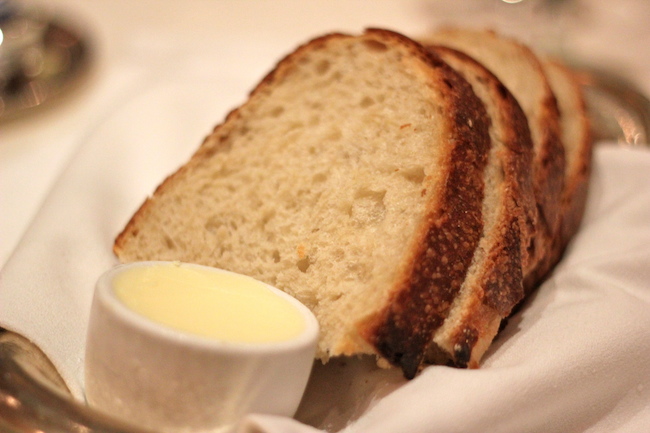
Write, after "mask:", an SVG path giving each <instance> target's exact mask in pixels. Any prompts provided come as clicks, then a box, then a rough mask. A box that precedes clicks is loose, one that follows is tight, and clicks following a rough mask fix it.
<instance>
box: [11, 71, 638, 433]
mask: <svg viewBox="0 0 650 433" xmlns="http://www.w3.org/2000/svg"><path fill="white" fill-rule="evenodd" d="M192 84H193V86H191V87H190V86H188V85H174V84H165V83H162V84H161V83H159V85H152V87H151V88H149V89H148V90H145V91H143V92H142V93H141V94H140V95H137V96H135V97H134V98H133V99H132V100H131V102H130V103H128V104H126V106H125V107H122V108H121V109H120V110H119V111H117V112H116V113H114V114H113V115H112V116H110V117H109V118H107V119H106V121H105V122H104V123H103V124H102V125H101V126H100V127H99V128H97V129H96V130H95V131H93V133H92V134H91V135H90V136H89V137H88V138H87V140H86V141H85V143H84V145H83V146H82V147H81V149H80V151H79V153H78V154H77V155H76V157H75V158H74V160H73V161H72V162H71V163H70V165H69V167H68V168H67V170H66V171H65V172H64V173H63V175H62V177H61V178H60V179H59V181H58V182H57V184H56V185H55V188H54V189H53V191H52V192H51V194H50V195H49V196H48V198H47V200H46V201H45V203H44V204H43V206H42V208H41V210H40V211H39V213H38V215H37V217H36V218H35V220H34V221H33V222H32V224H31V225H30V228H29V229H28V231H27V233H26V235H25V236H24V238H23V239H22V241H21V242H20V244H19V246H18V248H17V249H16V250H15V252H14V253H13V255H12V256H11V258H10V260H9V261H8V262H7V264H6V265H5V267H4V268H3V269H2V273H1V274H0V326H3V327H5V328H7V329H10V330H13V331H16V332H18V333H20V334H22V335H24V336H26V337H28V338H29V339H31V340H32V341H33V342H34V343H36V344H37V345H38V346H39V347H40V348H41V349H42V350H43V351H44V352H45V353H46V354H47V355H48V356H49V357H50V358H51V360H52V361H53V363H54V364H55V366H56V367H57V368H58V369H59V371H60V373H61V374H62V376H63V378H64V379H65V381H66V382H67V384H68V386H69V387H70V389H71V390H72V392H73V394H74V395H75V397H76V398H78V399H83V357H84V345H85V334H86V324H87V320H88V314H89V310H90V302H91V298H92V293H93V289H94V284H95V281H96V279H97V277H98V276H99V275H100V274H101V273H102V272H104V271H106V270H107V269H109V268H110V267H112V266H113V265H114V264H116V260H115V258H114V256H113V254H112V251H111V247H112V242H113V239H114V237H115V235H116V234H117V233H118V232H119V231H120V230H121V228H122V227H123V225H124V224H125V223H126V222H127V220H128V219H129V218H130V216H131V214H132V213H133V212H134V211H135V209H136V208H137V207H138V206H139V204H140V203H141V202H142V201H143V200H144V198H145V196H146V195H147V194H149V193H150V192H151V191H153V189H154V188H155V186H156V185H157V184H158V183H159V182H160V181H161V180H162V179H163V178H164V176H166V175H167V174H169V173H170V172H172V171H173V170H175V168H176V167H177V166H178V165H179V164H180V163H181V162H183V161H184V160H185V159H186V158H188V157H189V155H190V154H191V153H192V152H193V151H194V150H195V149H196V147H197V146H198V144H199V143H200V141H201V139H202V137H203V135H205V134H207V133H208V132H209V129H210V128H211V127H212V126H213V125H212V123H213V122H214V119H216V118H218V117H219V116H220V115H221V113H222V112H223V109H224V107H221V106H220V105H219V103H218V101H211V100H210V99H209V98H207V97H204V96H202V95H201V94H200V93H197V92H200V91H201V86H196V82H194V83H192ZM212 85H214V83H212ZM221 85H224V87H225V88H227V85H228V83H225V84H224V83H221ZM191 88H194V89H198V90H194V91H192V90H191ZM197 101H200V103H199V104H198V105H197ZM215 113H219V114H218V115H217V114H215ZM594 158H595V167H594V173H593V178H592V183H591V190H590V195H589V202H588V209H587V212H586V215H585V219H584V223H583V226H582V229H581V231H580V233H579V234H578V236H577V237H576V238H575V240H574V242H573V243H572V244H571V246H570V248H569V251H568V252H567V255H566V257H565V259H564V260H563V262H562V263H561V264H560V265H559V266H558V268H557V269H556V271H555V272H554V274H553V276H552V277H551V278H550V279H549V280H548V281H547V282H546V283H545V284H544V285H543V286H542V287H541V288H540V289H539V290H538V291H537V292H536V294H535V295H534V296H533V297H532V298H531V299H530V301H529V302H528V304H527V305H526V306H525V308H523V309H522V310H521V311H520V312H519V313H518V314H516V315H515V316H514V317H513V318H512V319H511V320H510V323H509V325H508V326H507V327H506V329H505V330H504V331H503V333H502V334H501V335H500V336H499V338H498V340H497V341H496V342H495V343H494V345H493V346H492V348H491V349H490V351H489V352H488V354H487V356H486V358H485V361H484V363H483V367H482V368H481V369H479V370H458V369H452V368H447V367H439V366H435V367H429V368H427V369H425V370H424V371H423V372H422V373H421V374H420V375H419V376H418V377H417V378H416V379H414V380H412V381H410V382H406V381H404V380H403V379H402V378H401V376H400V375H399V372H397V371H396V370H394V369H393V370H380V369H377V368H376V367H375V366H374V363H373V362H372V361H371V360H368V359H350V360H341V361H334V362H331V363H329V364H327V365H325V366H322V365H318V364H316V365H315V368H314V373H313V375H312V380H311V382H310V385H309V387H308V390H307V392H306V394H305V398H304V400H303V403H302V405H301V408H300V409H299V411H298V414H297V415H296V419H297V420H298V421H296V420H292V419H287V418H277V417H269V416H261V415H259V416H251V417H249V419H248V420H247V421H246V422H244V423H243V424H242V426H240V427H241V431H243V432H260V431H264V432H291V431H295V432H310V431H314V429H327V430H340V429H343V428H345V431H349V432H396V431H409V432H433V431H436V432H484V431H491V432H517V433H522V432H536V431H562V432H574V431H575V432H578V431H580V432H582V431H589V432H613V431H625V432H636V431H639V432H640V431H648V428H649V427H650V409H649V408H650V175H649V173H650V152H648V151H647V150H630V149H624V148H619V147H614V146H607V145H605V144H600V145H599V146H598V148H597V150H596V153H595V156H594ZM310 425H311V426H310Z"/></svg>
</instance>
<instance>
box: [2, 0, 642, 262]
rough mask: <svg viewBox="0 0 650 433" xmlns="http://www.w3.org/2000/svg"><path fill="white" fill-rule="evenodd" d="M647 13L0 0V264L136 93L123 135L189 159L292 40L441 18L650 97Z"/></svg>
mask: <svg viewBox="0 0 650 433" xmlns="http://www.w3.org/2000/svg"><path fill="white" fill-rule="evenodd" d="M25 17H28V18H27V19H25ZM648 17H650V2H648V1H646V0H619V1H616V2H612V1H607V0H522V1H520V2H505V1H501V0H455V1H449V0H428V1H426V0H379V1H361V0H327V1H325V0H322V1H321V0H318V1H303V0H275V1H263V0H186V1H182V2H181V1H172V0H138V1H133V0H93V1H83V0H30V1H20V2H18V1H12V2H9V1H7V0H0V28H1V29H2V32H3V36H2V39H3V40H2V44H0V73H1V74H2V75H1V76H0V85H2V88H3V99H2V102H1V103H0V209H2V211H0V260H1V261H2V263H3V264H4V263H5V262H6V260H7V259H8V257H9V256H10V254H11V251H12V250H13V248H14V247H15V246H16V244H17V243H18V242H19V240H20V238H21V236H22V233H23V232H24V231H25V230H26V229H27V227H28V226H29V222H30V220H31V219H32V217H33V216H34V215H35V214H36V212H37V211H38V209H39V206H40V204H41V203H42V201H43V199H44V198H45V197H46V196H47V193H48V191H50V190H51V189H52V188H53V187H54V186H55V185H56V179H57V178H58V176H59V174H60V173H61V172H62V171H63V170H64V169H65V167H66V165H67V164H68V163H69V161H70V160H71V158H73V157H74V155H75V153H76V152H77V151H78V150H79V149H81V148H83V145H84V143H85V142H87V141H88V140H91V139H97V137H96V135H97V134H100V133H101V132H98V131H101V130H102V127H103V126H106V124H107V122H109V123H110V119H111V116H114V115H115V113H118V112H120V110H121V109H123V107H124V106H125V105H126V104H133V103H134V102H133V101H136V100H137V101H138V105H137V107H139V108H138V110H142V111H141V112H146V113H148V115H147V116H144V117H141V116H137V115H136V116H134V118H133V120H132V122H131V123H129V124H126V125H124V124H121V125H122V126H121V127H122V128H124V130H123V131H122V134H123V136H128V137H130V139H134V140H137V139H139V137H152V136H155V135H156V134H175V135H177V136H178V142H179V145H181V146H183V148H184V149H186V150H184V152H185V153H184V154H188V155H189V154H190V153H191V152H192V151H193V150H194V149H195V148H196V147H197V146H198V144H199V143H200V141H201V139H202V138H203V136H204V135H206V134H207V133H208V132H209V131H210V130H211V129H212V127H213V126H214V125H215V124H217V123H219V122H220V121H221V119H222V118H223V117H224V115H225V114H226V113H227V112H228V111H229V110H231V109H232V108H234V107H235V106H237V105H238V104H240V103H241V102H243V101H244V100H245V98H246V96H247V93H248V92H249V91H250V90H251V89H252V88H253V87H254V86H255V84H256V83H257V82H258V81H259V80H260V79H261V78H262V77H263V76H264V75H265V74H266V73H267V72H268V71H269V70H270V69H271V68H272V67H273V66H274V64H275V63H276V62H277V61H278V60H279V58H281V57H282V56H283V55H284V54H286V53H288V52H290V51H292V50H293V49H294V48H295V47H296V46H297V45H298V44H301V43H303V42H305V41H307V40H308V39H310V38H312V37H315V36H318V35H320V34H322V33H325V32H331V31H343V32H354V33H358V32H360V31H362V30H363V29H364V28H366V27H385V28H389V29H392V30H395V31H398V32H401V33H404V34H406V35H408V36H411V37H415V38H417V37H418V36H422V35H426V33H427V32H429V31H431V30H432V29H434V28H436V27H438V26H443V25H464V26H470V25H471V26H481V27H485V26H487V27H491V28H494V29H495V30H498V31H501V32H503V33H506V34H511V35H514V36H517V37H519V38H521V39H522V40H524V41H526V42H528V43H530V44H531V45H532V46H534V47H535V48H536V49H538V50H539V51H540V52H543V53H548V54H552V55H557V56H562V57H563V58H564V59H566V60H567V61H568V62H570V63H572V64H576V65H581V66H587V67H589V68H596V69H599V70H604V71H607V72H608V73H611V74H614V75H616V76H617V77H620V78H623V79H624V80H626V81H627V82H629V83H631V84H632V85H633V86H634V87H635V88H636V89H638V90H640V91H641V93H644V94H646V95H647V94H650V55H649V54H650V53H649V52H648V48H647V41H648V38H649V37H650V30H648V25H647V19H648ZM18 18H21V19H18ZM26 47H27V48H29V50H27V51H21V50H24V49H25V48H26ZM21 52H22V53H24V52H27V53H28V54H27V55H25V57H24V58H21V57H20V56H21V54H17V53H21ZM16 59H20V60H16ZM20 62H22V63H23V66H21V67H22V68H23V69H21V70H17V69H16V64H17V63H20ZM39 80H40V81H39ZM165 88H166V89H172V88H173V89H174V91H173V92H171V93H169V94H168V96H167V97H165V98H160V97H156V96H155V92H156V91H157V89H158V90H160V89H165ZM17 95H18V96H20V95H22V96H20V97H21V98H24V99H21V100H20V101H19V100H18V99H17V98H18V96H17ZM161 101H162V102H161ZM151 116H154V117H155V118H156V119H159V120H160V122H157V123H156V122H154V123H150V124H144V123H146V122H143V120H142V119H143V118H144V119H149V118H151ZM161 125H162V126H161ZM159 151H160V152H159V153H160V155H161V157H163V156H164V154H165V149H159ZM153 157H157V156H156V155H154V156H153ZM178 162H180V161H178Z"/></svg>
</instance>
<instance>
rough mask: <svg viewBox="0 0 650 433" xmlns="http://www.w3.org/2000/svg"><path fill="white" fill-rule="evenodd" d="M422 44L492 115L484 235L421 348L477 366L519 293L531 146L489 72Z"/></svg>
mask: <svg viewBox="0 0 650 433" xmlns="http://www.w3.org/2000/svg"><path fill="white" fill-rule="evenodd" d="M429 49H430V50H432V51H433V52H435V53H436V54H437V55H439V56H440V57H441V58H442V59H443V60H444V61H445V62H447V63H448V64H449V65H450V66H451V67H452V68H454V69H455V70H456V71H458V72H459V73H460V74H461V75H462V76H463V77H464V78H465V79H466V80H467V81H468V82H469V83H470V84H471V86H472V88H473V90H474V92H475V93H476V95H477V96H478V97H479V98H480V99H481V100H482V101H483V103H484V105H485V107H486V109H487V113H488V115H489V117H490V119H491V125H490V138H491V142H492V144H491V149H490V154H489V158H488V165H487V169H486V170H485V173H484V183H485V185H486V187H485V197H484V201H483V212H482V213H483V221H484V225H483V236H482V238H481V240H480V242H479V246H478V248H477V249H476V252H475V254H474V258H473V260H472V264H471V266H470V268H469V271H468V273H467V277H466V278H465V281H464V282H463V284H462V286H461V290H460V293H459V295H458V296H457V297H456V299H455V300H454V302H453V304H452V307H451V310H450V312H449V315H448V316H447V318H446V320H445V322H444V323H443V325H442V327H440V328H439V329H438V330H437V332H436V333H435V335H434V337H433V344H432V345H431V346H430V348H429V352H428V358H429V360H430V361H433V362H436V363H449V362H451V363H452V364H454V365H457V366H461V367H466V366H470V367H478V365H479V361H480V359H481V357H482V356H483V354H484V353H485V351H486V350H487V348H488V347H489V345H490V343H491V342H492V340H493V339H494V337H495V336H496V334H497V332H498V330H499V325H500V323H501V320H502V319H503V318H505V317H507V316H508V315H509V314H510V312H511V311H512V309H513V307H514V306H515V305H517V303H518V302H519V301H521V299H523V297H524V288H523V274H522V268H523V266H524V263H526V262H527V260H529V259H528V257H527V255H528V248H527V247H528V244H529V243H530V242H531V240H532V239H533V238H534V236H535V232H534V230H535V227H536V226H537V221H536V220H537V207H536V202H535V199H534V193H533V179H532V173H531V164H532V158H533V144H532V140H531V135H530V131H529V129H528V123H527V121H526V116H525V114H524V112H523V111H522V109H521V107H520V106H519V104H518V103H517V101H516V100H515V98H514V97H513V96H512V94H511V93H510V92H509V91H508V90H507V89H506V88H505V86H504V85H503V84H502V83H501V82H500V81H499V79H498V78H496V76H494V75H493V74H492V73H491V72H490V71H489V70H488V69H486V68H485V67H484V66H483V65H481V64H479V63H478V62H477V61H475V60H474V59H472V58H471V57H469V56H467V55H466V54H464V53H461V52H459V51H456V50H454V49H451V48H447V47H441V46H430V47H429Z"/></svg>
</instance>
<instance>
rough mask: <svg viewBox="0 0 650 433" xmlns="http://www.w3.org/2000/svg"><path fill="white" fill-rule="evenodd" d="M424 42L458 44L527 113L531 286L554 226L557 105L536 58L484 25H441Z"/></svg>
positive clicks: (560, 151)
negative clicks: (533, 216)
mask: <svg viewBox="0 0 650 433" xmlns="http://www.w3.org/2000/svg"><path fill="white" fill-rule="evenodd" d="M424 41H425V42H426V43H431V44H436V45H445V46H449V47H451V48H455V49H458V50H459V51H463V52H464V53H466V54H468V55H469V56H471V57H473V58H474V59H475V60H477V61H479V62H480V63H482V64H483V65H484V66H485V67H487V68H488V69H489V70H490V71H491V72H492V73H494V75H496V76H497V77H498V78H499V80H501V82H502V83H503V84H504V85H505V86H506V87H507V88H508V90H510V92H511V93H512V94H513V95H514V97H515V98H516V99H517V101H518V102H519V105H520V106H521V107H522V109H523V110H524V113H525V114H526V117H527V118H528V125H529V127H530V131H531V135H532V140H533V148H534V156H533V167H532V170H533V182H534V184H533V185H534V188H535V198H536V200H537V205H538V208H539V226H538V228H537V230H536V237H535V239H534V242H533V243H531V245H530V246H529V247H530V256H531V257H532V260H529V261H528V262H527V263H525V266H524V276H525V278H526V279H527V280H528V281H529V283H528V284H527V285H534V284H536V282H537V281H536V280H535V279H534V278H532V277H531V276H532V275H533V274H535V272H536V269H537V268H538V267H539V264H540V262H541V261H543V260H544V259H545V257H547V256H548V251H549V250H550V249H551V248H552V243H553V235H554V234H555V232H556V231H557V228H558V226H559V221H560V213H561V205H560V203H561V197H562V190H563V185H564V168H565V156H564V148H563V146H562V143H561V141H560V116H559V110H558V106H557V101H556V99H555V96H554V94H553V91H552V89H551V86H550V84H549V82H548V79H547V77H546V75H545V73H544V69H543V66H542V63H541V61H540V60H539V59H538V58H537V56H536V55H535V54H534V53H533V52H532V51H531V50H530V49H529V48H528V47H526V46H525V45H523V44H521V43H519V42H517V41H515V40H513V39H510V38H507V37H504V36H502V35H499V34H497V33H495V32H492V31H488V30H474V29H443V30H439V31H436V32H435V33H432V34H430V35H428V36H427V37H426V38H424Z"/></svg>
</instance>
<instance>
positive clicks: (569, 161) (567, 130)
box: [533, 59, 593, 280]
mask: <svg viewBox="0 0 650 433" xmlns="http://www.w3.org/2000/svg"><path fill="white" fill-rule="evenodd" d="M544 70H545V71H546V76H547V77H548V78H549V83H550V85H551V88H552V89H553V93H554V94H555V95H556V98H557V101H558V107H559V110H560V119H561V122H560V126H561V128H560V132H561V137H562V140H561V141H562V144H563V145H564V152H565V155H566V167H565V171H564V173H565V174H564V189H563V191H562V199H561V212H560V223H559V225H558V227H556V232H555V235H554V236H553V247H552V249H551V252H550V254H549V255H548V256H547V257H546V259H545V260H544V261H543V262H542V263H541V264H540V266H539V267H538V269H537V271H536V273H537V275H536V276H534V277H533V278H534V279H537V280H541V279H543V278H544V277H545V275H547V274H548V272H549V271H550V270H551V269H552V268H553V266H555V264H556V263H557V262H558V261H559V260H560V258H561V257H562V253H563V252H564V249H565V248H566V246H567V245H568V243H569V241H570V240H571V239H572V237H573V236H574V235H575V233H576V232H577V231H578V228H579V226H580V222H581V221H582V215H583V213H584V210H585V205H586V203H587V190H588V186H589V185H588V184H589V175H590V172H591V159H592V151H593V138H592V134H591V127H590V122H589V116H588V115H587V106H586V102H585V99H584V92H583V90H582V87H581V85H580V82H579V81H578V79H577V78H576V76H575V73H574V72H573V71H572V70H571V69H569V68H568V67H567V66H566V65H564V64H563V63H562V62H560V61H558V60H555V59H548V60H546V61H544Z"/></svg>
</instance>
